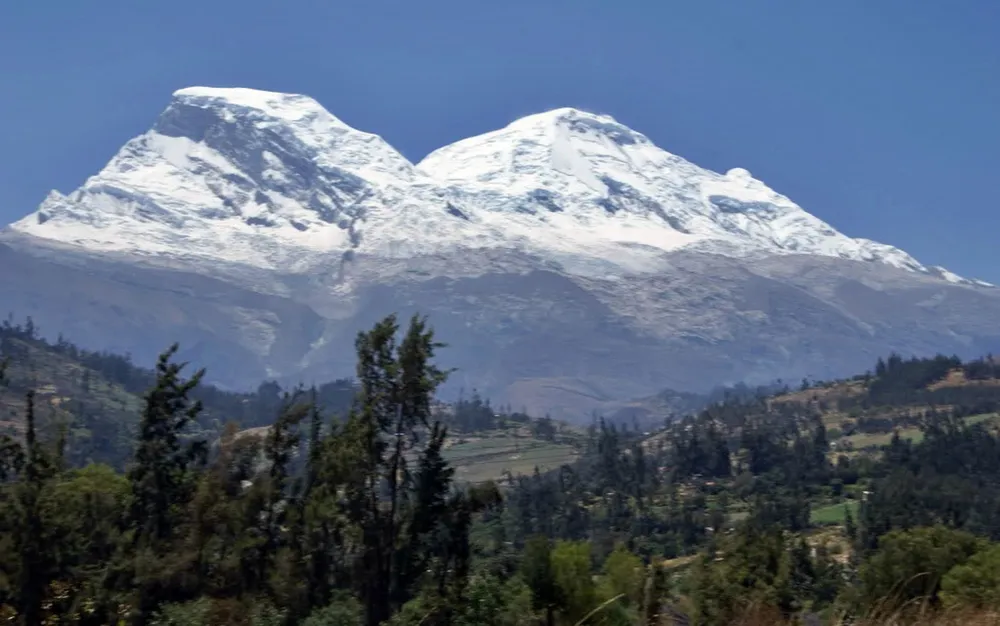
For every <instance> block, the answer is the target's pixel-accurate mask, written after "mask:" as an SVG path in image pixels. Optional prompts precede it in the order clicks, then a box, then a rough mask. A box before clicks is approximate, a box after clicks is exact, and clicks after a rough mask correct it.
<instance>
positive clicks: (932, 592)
mask: <svg viewBox="0 0 1000 626" xmlns="http://www.w3.org/2000/svg"><path fill="white" fill-rule="evenodd" d="M982 547H983V540H982V539H978V538H976V537H974V536H973V535H970V534H969V533H966V532H962V531H958V530H952V529H949V528H945V527H943V526H934V527H930V528H915V529H913V530H908V531H901V530H897V531H892V532H890V533H888V534H886V535H885V536H883V537H882V538H881V539H880V540H879V548H878V550H877V551H876V552H875V553H874V554H873V555H871V556H870V557H869V558H868V559H867V560H866V561H865V563H864V564H863V565H862V567H861V570H860V584H861V586H860V589H859V592H860V595H861V602H862V604H863V605H864V606H876V605H877V604H879V605H881V608H883V609H889V608H893V607H896V606H902V605H903V604H905V603H907V602H909V601H911V600H915V599H920V600H924V599H926V600H927V601H929V602H931V603H936V602H937V600H938V590H939V589H940V587H941V582H942V578H943V577H944V575H945V574H947V573H948V572H949V570H951V569H952V568H953V567H955V566H956V565H961V564H963V563H965V562H966V561H967V560H968V559H969V557H971V556H972V555H973V554H975V553H976V552H977V551H978V550H980V549H981V548H982Z"/></svg>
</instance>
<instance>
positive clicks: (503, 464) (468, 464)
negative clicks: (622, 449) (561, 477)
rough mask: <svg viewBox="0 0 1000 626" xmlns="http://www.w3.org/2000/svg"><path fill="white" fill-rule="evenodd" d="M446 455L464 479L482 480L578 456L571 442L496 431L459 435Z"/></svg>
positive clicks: (554, 464) (526, 471)
mask: <svg viewBox="0 0 1000 626" xmlns="http://www.w3.org/2000/svg"><path fill="white" fill-rule="evenodd" d="M444 456H445V458H446V459H448V460H449V461H450V462H451V463H452V464H453V465H454V467H455V479H456V480H458V481H460V482H482V481H485V480H491V479H499V478H502V477H503V476H504V475H505V474H506V473H507V472H510V473H511V474H513V475H515V476H517V475H519V474H531V473H532V472H534V471H535V468H536V467H538V469H539V470H541V471H545V470H550V469H555V468H557V467H559V466H560V465H562V464H563V463H570V462H572V461H574V460H575V459H576V458H577V457H578V452H577V450H576V448H574V447H573V446H571V445H568V444H562V443H551V442H548V441H543V440H540V439H533V438H526V437H514V436H512V435H510V434H504V433H496V434H488V435H477V436H468V437H456V438H455V440H454V441H453V443H452V444H451V445H449V446H448V447H447V449H446V450H445V452H444Z"/></svg>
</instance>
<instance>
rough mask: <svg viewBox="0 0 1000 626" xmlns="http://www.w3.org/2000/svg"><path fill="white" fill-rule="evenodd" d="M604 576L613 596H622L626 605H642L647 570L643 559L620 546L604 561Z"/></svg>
mask: <svg viewBox="0 0 1000 626" xmlns="http://www.w3.org/2000/svg"><path fill="white" fill-rule="evenodd" d="M603 569H604V576H605V578H606V579H607V582H608V586H609V588H610V592H611V595H622V596H623V597H624V601H625V603H626V604H631V605H633V606H638V605H640V604H641V603H642V594H643V587H644V585H645V582H646V570H645V566H644V565H643V563H642V559H640V558H639V557H637V556H636V555H634V554H632V553H631V552H629V551H628V550H627V549H626V548H625V546H623V545H619V546H618V547H616V548H615V550H614V552H612V553H611V554H610V555H608V558H607V559H606V560H605V561H604V568H603Z"/></svg>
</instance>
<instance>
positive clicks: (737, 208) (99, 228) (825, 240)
mask: <svg viewBox="0 0 1000 626" xmlns="http://www.w3.org/2000/svg"><path fill="white" fill-rule="evenodd" d="M10 228H11V229H13V230H15V231H19V232H23V233H26V234H30V235H33V236H35V237H39V238H43V239H48V240H53V241H56V242H60V243H63V244H67V245H72V246H79V247H82V248H85V249H88V250H94V251H104V252H119V253H125V254H130V255H138V256H143V257H146V258H157V257H166V258H173V259H187V260H189V261H194V260H196V259H201V260H203V261H208V262H212V261H223V262H226V263H231V264H241V265H248V266H253V267H257V268H262V269H270V270H281V271H291V272H309V271H312V270H313V269H314V268H316V267H320V266H325V265H328V264H329V263H330V259H331V258H340V257H343V256H344V255H345V254H348V255H349V254H372V255H377V256H383V257H388V258H407V257H411V256H419V255H424V254H435V253H440V252H442V251H445V250H448V249H454V248H472V249H486V248H498V249H520V250H524V251H525V252H528V253H531V254H537V255H540V256H542V257H551V258H552V259H553V260H554V261H555V262H558V263H561V264H563V266H564V267H566V268H567V271H581V272H588V271H593V270H592V269H588V268H594V267H601V268H606V269H608V271H610V273H615V272H626V273H628V272H657V271H660V270H662V264H661V263H658V262H657V257H658V253H660V252H670V251H674V250H678V249H685V248H686V249H691V250H698V251H706V252H712V253H716V254H723V255H727V256H736V257H743V256H754V255H762V254H764V255H767V254H772V255H774V254H778V255H780V254H813V255H822V256H829V257H836V258H842V259H849V260H857V261H864V262H878V263H885V264H888V265H890V266H893V267H898V268H902V269H906V270H910V271H914V272H920V273H924V274H933V275H937V276H940V277H941V278H943V279H945V280H949V281H952V282H958V283H963V284H981V282H976V281H969V280H966V279H964V278H962V277H959V276H957V275H955V274H953V273H951V272H948V271H947V270H939V269H937V268H927V267H925V266H924V265H922V264H920V263H919V262H918V261H917V260H916V259H914V258H913V257H911V256H910V255H909V254H907V253H905V252H903V251H902V250H899V249H898V248H895V247H892V246H889V245H885V244H880V243H876V242H873V241H870V240H867V239H854V238H851V237H848V236H846V235H843V234H842V233H840V232H838V231H837V230H835V229H834V228H833V227H832V226H830V225H829V224H827V223H825V222H823V221H822V220H820V219H818V218H816V217H814V216H813V215H811V214H809V213H807V212H806V211H804V210H803V209H802V208H801V207H799V206H798V205H797V204H795V203H794V202H792V201H791V200H789V199H788V198H787V197H785V196H783V195H781V194H779V193H777V192H775V191H773V190H772V189H770V188H769V187H767V186H766V185H765V184H764V183H762V182H761V181H759V180H757V179H755V178H753V177H752V176H751V175H750V173H749V172H748V171H747V170H745V169H741V168H735V169H732V170H730V171H728V172H726V173H725V174H719V173H716V172H712V171H709V170H707V169H704V168H701V167H698V166H697V165H694V164H693V163H690V162H688V161H686V160H684V159H683V158H681V157H678V156H676V155H673V154H671V153H669V152H667V151H665V150H663V149H661V148H659V147H657V146H656V145H655V144H653V143H652V142H651V141H650V140H649V139H648V138H647V137H646V136H644V135H642V134H640V133H638V132H636V131H634V130H632V129H630V128H628V127H626V126H624V125H622V124H619V123H618V122H616V121H615V120H614V119H613V118H612V117H610V116H607V115H598V114H593V113H586V112H583V111H580V110H577V109H572V108H562V109H556V110H553V111H548V112H545V113H540V114H536V115H530V116H527V117H524V118H522V119H519V120H516V121H514V122H513V123H511V124H509V125H508V126H506V127H505V128H502V129H500V130H496V131H493V132H489V133H486V134H484V135H480V136H477V137H472V138H469V139H465V140H462V141H459V142H457V143H455V144H452V145H449V146H446V147H443V148H441V149H439V150H436V151H434V152H433V153H431V154H430V155H428V156H427V157H426V158H425V159H423V160H422V161H421V162H420V163H418V164H416V165H414V164H412V163H410V162H409V161H408V160H407V159H406V158H404V157H403V156H402V155H401V154H400V153H399V152H398V151H397V150H395V149H394V148H392V146H391V145H389V144H388V143H387V142H386V141H385V140H383V139H382V138H381V137H379V136H378V135H374V134H371V133H367V132H363V131H360V130H356V129H354V128H352V127H351V126H348V125H347V124H345V123H344V122H342V121H341V120H339V119H338V118H336V117H334V116H333V115H332V114H331V113H329V112H328V111H327V110H326V109H324V108H323V107H322V106H321V105H320V104H319V103H318V102H316V101H315V100H313V99H312V98H309V97H306V96H302V95H290V94H281V93H273V92H264V91H257V90H251V89H219V88H206V87H192V88H186V89H181V90H179V91H177V92H175V93H174V94H173V97H172V99H171V102H170V104H169V106H168V107H167V109H166V110H165V111H164V113H163V114H162V115H161V116H160V118H159V120H158V121H157V122H156V124H155V125H154V126H153V128H152V129H151V130H150V131H149V132H147V133H146V134H144V135H142V136H140V137H137V138H135V139H133V140H131V141H130V142H128V143H127V144H126V145H125V146H124V147H123V148H122V150H121V151H120V152H119V153H118V154H117V155H116V156H115V157H114V158H113V159H112V160H111V162H110V163H108V164H107V166H105V168H104V169H103V170H101V172H99V173H98V174H97V175H96V176H93V177H91V178H90V179H88V180H87V181H86V182H85V183H84V184H83V186H81V187H80V188H79V189H77V190H76V191H74V192H73V193H71V194H69V195H68V196H63V195H61V194H59V193H57V192H53V193H52V194H50V195H49V197H48V198H46V200H45V201H44V202H43V203H42V205H41V206H40V207H39V208H38V210H37V211H35V212H34V213H32V214H30V215H27V216H26V217H24V218H23V219H21V220H19V221H17V222H15V223H14V224H12V225H11V227H10ZM574 268H575V269H574ZM602 271H604V270H602Z"/></svg>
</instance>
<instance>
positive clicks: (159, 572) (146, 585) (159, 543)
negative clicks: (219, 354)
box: [119, 344, 206, 624]
mask: <svg viewBox="0 0 1000 626" xmlns="http://www.w3.org/2000/svg"><path fill="white" fill-rule="evenodd" d="M177 349H178V346H177V344H174V345H173V346H171V347H170V348H169V349H168V350H167V351H166V352H164V353H163V354H161V355H160V358H159V360H158V362H157V365H156V385H155V386H154V387H153V389H151V390H150V391H149V392H148V393H147V394H146V398H145V407H144V409H143V413H142V419H141V422H140V426H139V437H138V443H137V446H136V452H135V462H134V464H133V465H132V467H131V468H130V469H129V471H128V480H129V484H130V486H131V504H130V507H129V511H128V514H127V516H126V520H125V526H126V528H128V529H129V530H130V532H131V541H130V546H129V549H128V550H127V552H126V554H127V557H126V561H128V562H127V563H125V564H123V569H122V571H120V574H121V575H122V576H121V578H120V580H119V583H120V584H121V585H122V586H123V587H125V588H126V589H127V588H128V587H130V586H131V585H132V584H134V585H135V587H136V593H137V598H136V601H137V606H136V607H135V610H136V618H135V619H136V623H138V624H145V623H147V621H148V619H149V618H150V616H151V615H152V612H153V610H154V609H155V608H156V607H157V606H158V605H159V604H160V603H161V602H163V601H164V600H166V599H168V598H171V593H172V591H173V590H172V585H171V583H170V582H169V581H170V580H171V579H172V578H173V574H174V569H175V568H176V567H179V566H181V565H180V564H178V562H177V556H178V555H177V554H176V553H174V552H173V548H174V547H175V544H176V539H177V537H176V536H175V532H176V530H177V529H178V528H181V527H182V526H183V521H184V516H185V513H186V512H187V509H188V504H189V503H190V501H191V498H192V496H193V494H194V489H195V486H196V480H195V479H196V475H195V472H194V470H195V467H196V466H197V465H198V464H199V463H200V462H203V461H204V459H205V454H206V446H205V442H204V441H190V442H186V441H185V440H184V435H185V434H186V430H187V429H188V427H189V426H191V425H192V424H194V423H195V420H196V419H197V417H198V414H199V413H200V412H201V408H202V407H201V403H200V402H193V401H192V400H191V399H190V398H189V395H190V394H191V392H192V391H193V390H194V388H195V387H196V386H197V385H198V384H199V382H200V381H201V378H202V376H204V370H199V371H197V372H195V374H194V375H193V376H192V377H191V378H189V379H187V380H184V378H183V377H182V376H181V372H182V370H183V369H184V367H185V365H184V364H177V363H172V362H171V359H172V358H173V356H174V355H175V354H176V352H177Z"/></svg>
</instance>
